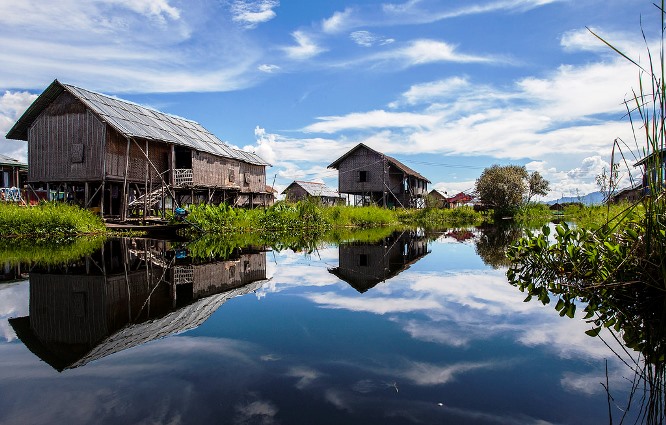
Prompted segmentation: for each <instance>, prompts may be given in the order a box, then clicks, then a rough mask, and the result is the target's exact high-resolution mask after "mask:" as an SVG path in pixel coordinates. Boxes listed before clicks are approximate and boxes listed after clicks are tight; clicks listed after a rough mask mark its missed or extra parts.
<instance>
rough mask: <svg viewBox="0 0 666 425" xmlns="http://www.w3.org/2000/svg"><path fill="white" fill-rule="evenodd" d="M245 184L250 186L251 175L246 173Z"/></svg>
mask: <svg viewBox="0 0 666 425" xmlns="http://www.w3.org/2000/svg"><path fill="white" fill-rule="evenodd" d="M245 184H250V173H245Z"/></svg>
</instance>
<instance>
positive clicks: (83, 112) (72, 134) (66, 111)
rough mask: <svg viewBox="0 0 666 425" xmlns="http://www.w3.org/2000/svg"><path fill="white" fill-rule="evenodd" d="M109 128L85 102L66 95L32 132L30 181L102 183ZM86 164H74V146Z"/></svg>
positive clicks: (32, 128) (50, 107) (46, 111)
mask: <svg viewBox="0 0 666 425" xmlns="http://www.w3.org/2000/svg"><path fill="white" fill-rule="evenodd" d="M104 136H105V125H104V123H102V121H101V120H100V119H99V118H97V117H96V116H95V115H94V114H93V113H92V112H90V111H89V110H88V109H87V108H86V107H85V105H83V103H81V102H80V101H79V100H78V99H76V98H75V97H74V96H72V95H71V94H69V93H68V92H63V93H62V94H61V95H60V96H58V98H57V99H56V100H55V101H53V102H52V103H51V104H50V105H49V106H48V107H47V108H46V109H45V110H44V112H42V114H41V115H40V116H39V117H38V118H37V119H36V120H35V122H34V123H33V125H32V126H31V127H30V129H29V130H28V163H29V164H30V168H29V170H28V181H30V182H63V181H72V182H73V181H93V180H97V181H101V180H102V159H103V154H102V152H103V148H104ZM74 144H80V145H83V161H82V162H73V161H72V145H74Z"/></svg>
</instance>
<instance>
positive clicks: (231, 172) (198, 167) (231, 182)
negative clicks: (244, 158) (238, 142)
mask: <svg viewBox="0 0 666 425" xmlns="http://www.w3.org/2000/svg"><path fill="white" fill-rule="evenodd" d="M240 168H241V165H240V162H239V161H237V160H234V159H230V158H221V157H219V156H214V155H211V154H208V153H206V152H196V151H193V152H192V182H193V184H194V186H203V187H215V188H220V189H240V187H241V176H240V172H241V171H240Z"/></svg>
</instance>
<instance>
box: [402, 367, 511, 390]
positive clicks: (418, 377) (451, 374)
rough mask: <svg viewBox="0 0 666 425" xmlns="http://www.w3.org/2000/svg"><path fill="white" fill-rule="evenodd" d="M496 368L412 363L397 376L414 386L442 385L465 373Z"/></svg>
mask: <svg viewBox="0 0 666 425" xmlns="http://www.w3.org/2000/svg"><path fill="white" fill-rule="evenodd" d="M498 366H499V365H497V364H494V363H492V362H478V363H471V362H470V363H457V364H453V365H447V366H439V365H434V364H430V363H422V362H413V363H410V364H409V366H408V367H407V368H405V369H403V370H400V371H399V374H400V375H401V376H402V377H404V378H406V379H409V380H410V381H412V382H413V383H414V384H416V385H425V386H429V385H442V384H447V383H449V382H451V381H453V380H455V379H456V378H457V377H458V376H459V375H462V374H464V373H466V372H472V371H476V370H483V369H496V368H497V367H498ZM505 366H506V364H505Z"/></svg>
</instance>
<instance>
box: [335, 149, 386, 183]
mask: <svg viewBox="0 0 666 425" xmlns="http://www.w3.org/2000/svg"><path fill="white" fill-rule="evenodd" d="M382 158H383V157H382V155H379V154H377V153H375V152H372V151H370V150H368V149H365V148H360V149H358V150H357V151H356V152H354V153H353V154H352V155H350V156H349V157H347V158H345V159H344V160H343V161H341V162H340V164H339V167H338V170H339V171H338V191H339V192H340V193H364V192H383V191H384V180H385V179H387V178H388V177H387V176H384V161H383V159H382ZM359 171H367V172H368V181H367V182H359V181H358V179H359Z"/></svg>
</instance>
